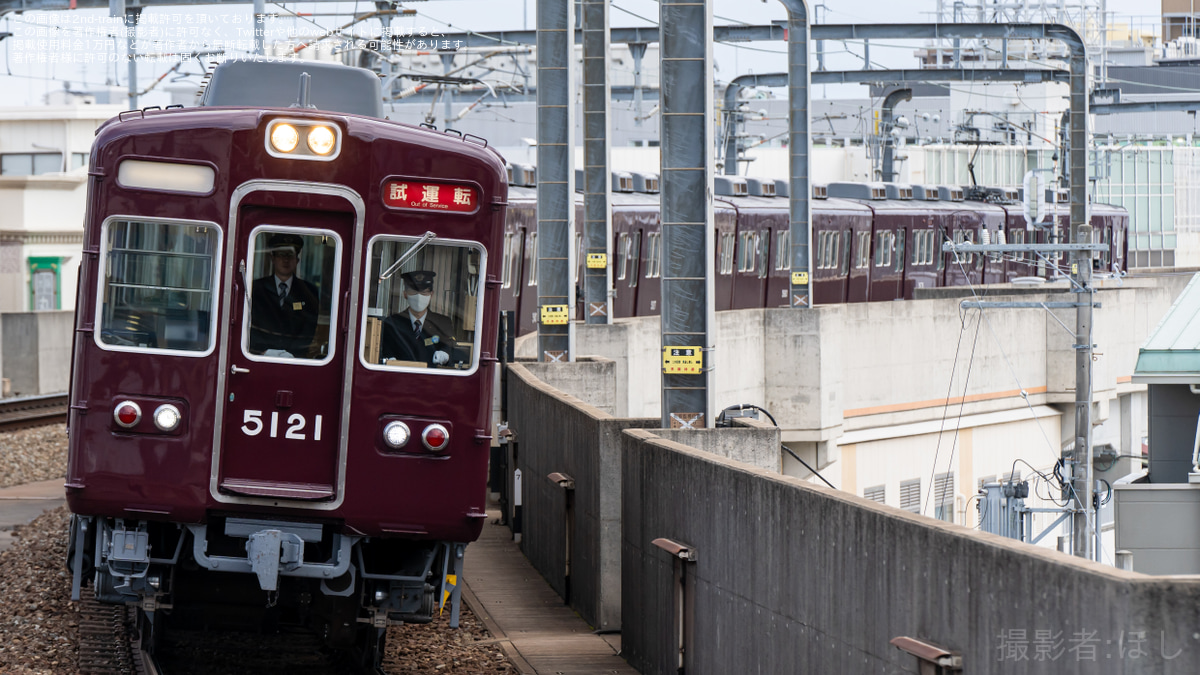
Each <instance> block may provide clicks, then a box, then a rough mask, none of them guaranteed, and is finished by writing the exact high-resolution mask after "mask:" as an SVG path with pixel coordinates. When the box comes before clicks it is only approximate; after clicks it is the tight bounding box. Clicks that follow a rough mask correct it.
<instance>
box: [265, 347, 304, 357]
mask: <svg viewBox="0 0 1200 675" xmlns="http://www.w3.org/2000/svg"><path fill="white" fill-rule="evenodd" d="M263 356H275V357H278V358H281V359H293V358H296V357H294V356H292V353H291V352H287V351H284V350H282V349H268V350H267V351H265V352H263Z"/></svg>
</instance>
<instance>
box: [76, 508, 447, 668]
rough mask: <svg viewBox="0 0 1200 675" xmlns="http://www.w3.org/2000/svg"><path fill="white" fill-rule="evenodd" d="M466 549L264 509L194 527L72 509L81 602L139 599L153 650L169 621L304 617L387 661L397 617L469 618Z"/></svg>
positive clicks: (278, 621) (263, 624) (357, 652)
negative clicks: (88, 597)
mask: <svg viewBox="0 0 1200 675" xmlns="http://www.w3.org/2000/svg"><path fill="white" fill-rule="evenodd" d="M465 548H466V544H462V543H454V542H443V541H434V540H416V539H399V538H378V537H362V536H348V535H343V534H339V533H338V532H336V531H335V528H334V527H332V526H331V525H328V524H325V525H322V524H320V523H309V522H292V521H281V520H268V519H263V518H256V517H234V516H213V517H211V518H210V519H209V521H208V523H206V524H204V525H184V524H179V523H167V522H159V521H146V520H130V519H119V518H117V519H114V518H102V517H95V516H80V515H72V517H71V526H70V542H69V548H68V567H69V569H70V570H71V572H72V575H73V580H72V588H71V595H72V599H73V600H79V599H80V597H81V594H82V593H83V592H84V590H83V589H84V587H85V586H88V585H89V584H90V586H91V587H92V588H93V589H94V592H95V594H96V597H97V598H98V599H99V600H100V601H101V602H105V603H111V604H126V605H135V606H137V607H138V609H139V626H138V630H139V633H140V634H141V639H142V645H143V649H145V650H146V651H148V652H151V653H153V651H154V649H155V647H156V645H157V643H158V642H159V641H160V636H161V633H162V631H163V630H164V629H186V630H196V629H221V630H240V631H249V632H274V631H276V630H278V629H280V628H282V627H292V626H302V627H304V628H306V629H308V630H311V631H312V632H313V633H314V634H316V635H317V636H318V637H320V639H321V640H323V642H324V643H325V644H326V645H327V646H329V647H330V648H332V649H337V650H342V651H345V652H347V653H348V654H350V655H351V656H352V657H353V659H354V661H355V662H356V664H357V665H360V666H363V667H376V666H378V665H379V662H380V660H381V659H382V655H383V647H384V636H385V631H386V629H387V627H388V626H389V625H396V624H402V623H428V622H430V621H432V620H433V617H434V615H435V613H436V612H439V611H442V610H447V609H448V610H449V611H450V625H451V627H457V626H458V616H459V607H460V585H459V584H458V583H457V581H458V579H460V578H461V575H462V562H463V554H464V551H465ZM446 605H449V606H448V607H447V606H446Z"/></svg>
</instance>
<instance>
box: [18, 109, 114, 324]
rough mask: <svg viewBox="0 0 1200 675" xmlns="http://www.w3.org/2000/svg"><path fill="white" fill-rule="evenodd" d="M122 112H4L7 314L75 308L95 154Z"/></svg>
mask: <svg viewBox="0 0 1200 675" xmlns="http://www.w3.org/2000/svg"><path fill="white" fill-rule="evenodd" d="M122 109H123V108H122V107H121V106H116V105H90V104H82V105H80V104H76V105H59V106H43V107H36V108H34V107H31V108H0V312H26V311H42V310H55V309H71V308H73V307H74V306H75V285H76V280H77V278H78V271H79V262H80V257H81V256H82V251H83V218H84V211H85V208H86V194H87V165H88V152H89V150H90V148H91V145H92V139H93V138H94V136H95V132H96V129H97V127H99V126H100V125H101V124H102V123H103V122H104V121H105V120H107V119H109V118H110V117H113V116H114V115H116V114H117V113H119V112H120V111H121V110H122Z"/></svg>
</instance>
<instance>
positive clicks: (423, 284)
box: [379, 270, 467, 367]
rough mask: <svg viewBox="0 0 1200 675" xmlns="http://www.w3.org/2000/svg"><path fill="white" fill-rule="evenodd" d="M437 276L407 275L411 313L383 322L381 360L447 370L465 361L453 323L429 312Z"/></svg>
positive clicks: (405, 296) (433, 273)
mask: <svg viewBox="0 0 1200 675" xmlns="http://www.w3.org/2000/svg"><path fill="white" fill-rule="evenodd" d="M436 276H437V273H436V272H430V271H426V270H421V271H417V272H405V273H404V274H401V275H400V277H401V278H402V279H403V280H404V299H405V300H406V301H407V302H408V309H407V310H406V311H403V312H400V313H399V314H393V315H391V316H389V317H388V318H387V319H386V320H385V321H384V322H383V335H382V336H381V340H380V349H379V355H380V357H381V358H382V359H384V360H387V359H397V360H400V361H417V362H421V363H424V364H426V365H427V366H431V367H433V366H448V365H451V364H452V363H454V362H459V361H465V360H466V358H467V357H466V355H465V354H462V353H460V350H459V348H458V344H457V343H456V342H455V340H454V322H453V321H452V320H451V319H450V317H448V316H446V315H445V314H438V313H437V312H431V311H429V301H430V300H431V299H432V298H433V279H434V277H436Z"/></svg>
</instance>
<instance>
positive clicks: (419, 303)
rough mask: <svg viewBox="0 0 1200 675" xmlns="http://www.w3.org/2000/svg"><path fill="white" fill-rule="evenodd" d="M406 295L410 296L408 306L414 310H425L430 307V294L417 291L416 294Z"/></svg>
mask: <svg viewBox="0 0 1200 675" xmlns="http://www.w3.org/2000/svg"><path fill="white" fill-rule="evenodd" d="M404 297H406V298H408V307H409V309H411V310H412V311H414V312H424V311H425V309H426V308H427V307H429V299H430V296H428V295H424V294H422V293H417V294H416V295H406V296H404Z"/></svg>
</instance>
